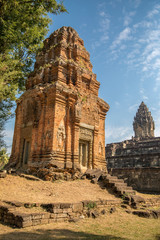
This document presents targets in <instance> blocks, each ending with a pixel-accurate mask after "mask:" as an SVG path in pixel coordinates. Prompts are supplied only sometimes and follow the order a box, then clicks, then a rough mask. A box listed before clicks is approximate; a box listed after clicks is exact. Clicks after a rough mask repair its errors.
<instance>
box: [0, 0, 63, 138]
mask: <svg viewBox="0 0 160 240" xmlns="http://www.w3.org/2000/svg"><path fill="white" fill-rule="evenodd" d="M61 12H66V9H65V7H64V5H63V3H62V2H61V3H58V1H56V0H0V127H2V128H3V125H4V121H6V120H7V119H8V118H9V117H10V116H11V114H12V112H11V108H12V107H13V105H14V101H15V100H16V95H17V93H18V92H21V91H23V90H24V85H25V80H26V78H27V76H28V74H29V73H30V72H31V71H32V69H33V63H34V61H35V55H36V53H37V52H38V50H39V49H40V48H41V47H42V45H43V40H44V37H45V36H46V34H47V32H48V29H49V24H50V23H51V19H50V18H49V16H48V13H51V14H59V13H61ZM2 128H1V129H2ZM1 129H0V134H1ZM1 139H2V136H0V140H1Z"/></svg>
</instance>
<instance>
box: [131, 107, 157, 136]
mask: <svg viewBox="0 0 160 240" xmlns="http://www.w3.org/2000/svg"><path fill="white" fill-rule="evenodd" d="M133 129H134V132H135V138H140V139H142V138H152V137H154V129H155V126H154V121H153V118H152V116H151V112H149V110H148V108H147V106H146V105H145V104H144V102H142V103H141V104H140V106H139V109H138V111H137V113H136V116H135V118H134V122H133Z"/></svg>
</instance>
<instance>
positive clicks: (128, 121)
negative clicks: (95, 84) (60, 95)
mask: <svg viewBox="0 0 160 240" xmlns="http://www.w3.org/2000/svg"><path fill="white" fill-rule="evenodd" d="M64 5H65V6H66V8H67V10H68V14H67V13H64V14H60V15H57V16H53V17H52V20H53V22H52V24H51V26H50V31H49V33H48V35H47V36H49V35H50V34H51V33H52V32H53V31H54V30H56V29H58V28H60V27H62V26H71V27H73V28H74V29H75V30H76V31H77V32H78V34H79V36H80V37H81V38H82V39H83V40H84V45H85V47H86V49H87V51H89V53H90V58H91V63H92V65H93V72H94V73H96V74H97V80H98V81H99V82H100V83H101V86H100V90H99V96H100V97H101V98H103V99H104V100H105V101H106V102H107V103H108V104H109V105H110V110H109V112H108V114H107V117H106V143H111V142H117V141H122V140H125V139H129V138H131V137H132V136H134V133H133V127H132V122H133V118H134V116H135V114H136V111H137V108H138V106H139V105H140V103H141V101H144V102H145V103H146V104H147V106H148V108H149V110H150V111H151V113H152V116H153V119H154V121H155V128H156V130H155V136H159V135H160V91H159V90H160V1H159V0H158V1H157V0H64ZM13 129H14V121H13V120H12V121H10V122H9V123H8V124H7V125H6V131H5V132H6V137H5V139H6V141H7V144H8V145H9V146H10V145H11V143H12V135H13Z"/></svg>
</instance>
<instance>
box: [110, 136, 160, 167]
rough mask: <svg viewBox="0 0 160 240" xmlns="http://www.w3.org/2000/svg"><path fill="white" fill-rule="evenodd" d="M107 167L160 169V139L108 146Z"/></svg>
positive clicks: (128, 141)
mask: <svg viewBox="0 0 160 240" xmlns="http://www.w3.org/2000/svg"><path fill="white" fill-rule="evenodd" d="M106 160H107V167H108V169H110V168H133V167H160V138H159V137H156V138H149V139H142V140H136V139H133V140H126V141H123V142H119V143H112V144H107V145H106Z"/></svg>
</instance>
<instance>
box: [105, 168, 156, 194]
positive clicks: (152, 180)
mask: <svg viewBox="0 0 160 240" xmlns="http://www.w3.org/2000/svg"><path fill="white" fill-rule="evenodd" d="M109 172H110V173H112V175H115V176H117V177H118V178H123V179H124V180H125V181H126V182H127V184H128V185H129V186H132V187H133V189H135V190H137V191H143V192H157V193H160V167H156V168H147V167H146V168H119V169H112V170H110V171H109Z"/></svg>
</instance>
